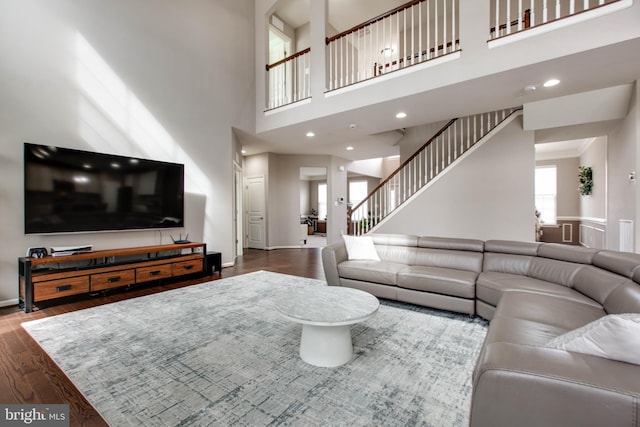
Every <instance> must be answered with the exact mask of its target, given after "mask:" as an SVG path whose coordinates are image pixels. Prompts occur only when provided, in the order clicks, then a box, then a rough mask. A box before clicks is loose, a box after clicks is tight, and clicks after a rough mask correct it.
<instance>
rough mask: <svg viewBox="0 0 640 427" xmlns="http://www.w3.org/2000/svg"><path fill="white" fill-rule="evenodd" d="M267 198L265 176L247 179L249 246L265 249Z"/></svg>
mask: <svg viewBox="0 0 640 427" xmlns="http://www.w3.org/2000/svg"><path fill="white" fill-rule="evenodd" d="M265 217H266V196H265V188H264V176H256V177H251V178H247V246H248V247H249V248H253V249H264V248H265V246H266V242H265V240H266V238H265V222H266V221H265Z"/></svg>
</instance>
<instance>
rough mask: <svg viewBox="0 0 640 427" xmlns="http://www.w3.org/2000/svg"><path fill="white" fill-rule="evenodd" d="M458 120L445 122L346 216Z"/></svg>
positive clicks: (348, 210)
mask: <svg viewBox="0 0 640 427" xmlns="http://www.w3.org/2000/svg"><path fill="white" fill-rule="evenodd" d="M457 120H458V118H457V117H456V118H454V119H451V120H449V121H448V122H447V124H446V125H444V126H442V128H440V130H439V131H438V132H436V133H435V134H434V135H433V136H432V137H431V138H430V139H429V140H428V141H427V142H425V143H424V144H422V146H421V147H420V148H418V149H417V150H416V151H415V153H413V154H412V155H411V156H410V157H409V158H408V159H407V160H405V161H404V162H402V164H401V165H400V166H398V167H397V168H396V169H395V170H394V171H393V172H391V174H389V176H388V177H386V178H385V179H384V180H383V181H382V182H381V183H380V184H378V186H377V187H376V188H374V189H373V190H371V191H370V192H369V194H367V197H365V198H364V199H363V200H362V201H361V202H360V203H358V204H357V205H355V206H353V207H352V208H351V209H347V215H348V216H349V217H351V213H352V212H353V211H356V210H358V208H360V207H361V206H363V205H364V204H365V202H366V201H367V200H369V198H371V196H372V195H373V194H375V193H376V191H378V190H379V189H381V188H382V187H383V186H384V185H385V184H386V183H388V182H389V181H391V179H393V177H394V176H396V175H397V174H399V173H400V172H401V171H402V169H403V168H404V167H405V166H406V165H408V164H409V163H411V161H412V160H413V159H415V158H416V157H417V156H418V155H419V154H420V153H421V152H422V151H423V150H425V149H426V148H427V147H428V146H429V145H430V144H431V143H432V142H433V141H435V140H436V139H438V137H439V136H440V135H442V134H443V133H444V132H445V131H446V130H447V128H448V127H449V126H451V125H453V124H454V123H455V122H456V121H457Z"/></svg>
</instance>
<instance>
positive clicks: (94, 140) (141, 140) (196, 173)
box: [76, 33, 212, 195]
mask: <svg viewBox="0 0 640 427" xmlns="http://www.w3.org/2000/svg"><path fill="white" fill-rule="evenodd" d="M76 55H77V57H76V61H77V62H76V78H77V82H78V85H79V87H80V89H81V90H82V93H83V95H84V96H85V97H86V99H83V98H81V99H80V101H79V113H80V124H79V131H80V135H81V136H82V138H83V139H85V141H86V142H88V143H89V144H90V145H91V146H92V147H93V148H94V149H96V150H97V151H100V152H112V153H115V154H121V155H122V154H126V153H129V152H131V151H133V154H132V155H138V153H140V156H141V157H148V158H151V159H154V160H165V161H170V162H178V163H184V164H185V191H187V192H190V193H200V194H205V195H210V194H211V192H212V188H211V185H210V183H209V179H208V177H207V176H206V175H205V174H204V173H203V172H202V170H201V169H200V168H199V167H198V166H197V165H196V163H195V162H194V161H193V159H191V158H190V157H189V155H187V153H186V152H185V151H184V150H183V149H182V147H181V146H180V144H178V143H177V142H176V141H175V140H174V139H173V138H172V137H171V135H170V134H169V132H167V130H166V129H165V128H164V127H163V126H162V125H161V124H160V122H158V120H157V119H156V118H155V117H154V116H153V114H152V113H151V112H150V111H149V109H148V108H146V107H145V105H144V104H143V103H142V102H141V101H140V100H139V99H138V97H137V96H136V95H135V94H134V93H133V92H131V90H129V88H128V87H127V85H126V84H125V83H124V82H123V81H122V79H121V78H120V77H119V76H118V75H117V74H116V73H115V72H114V71H113V70H112V69H111V67H110V66H109V65H108V64H107V62H106V61H105V60H104V59H103V58H102V57H101V56H100V55H99V54H98V52H97V51H96V50H95V49H94V48H93V46H91V45H90V44H89V42H87V40H86V39H85V38H84V37H83V36H82V34H80V33H76Z"/></svg>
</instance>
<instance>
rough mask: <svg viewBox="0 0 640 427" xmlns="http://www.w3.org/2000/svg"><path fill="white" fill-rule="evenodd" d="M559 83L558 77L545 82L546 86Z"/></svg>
mask: <svg viewBox="0 0 640 427" xmlns="http://www.w3.org/2000/svg"><path fill="white" fill-rule="evenodd" d="M558 83H560V80H558V79H549V80H547V81H546V82H544V87H552V86H555V85H557V84H558Z"/></svg>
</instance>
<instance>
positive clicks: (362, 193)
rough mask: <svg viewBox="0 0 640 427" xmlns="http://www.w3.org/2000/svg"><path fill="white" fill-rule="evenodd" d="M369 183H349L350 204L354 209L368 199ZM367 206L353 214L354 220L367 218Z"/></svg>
mask: <svg viewBox="0 0 640 427" xmlns="http://www.w3.org/2000/svg"><path fill="white" fill-rule="evenodd" d="M367 194H368V191H367V181H350V182H349V203H350V204H351V206H352V207H354V208H355V207H356V205H357V204H358V203H360V202H361V201H363V200H364V199H365V198H366V197H367ZM367 210H368V209H367V205H366V204H365V205H363V206H361V207H360V208H359V209H358V211H357V212H354V213H353V217H352V218H353V219H360V218H365V217H366V216H367Z"/></svg>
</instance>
